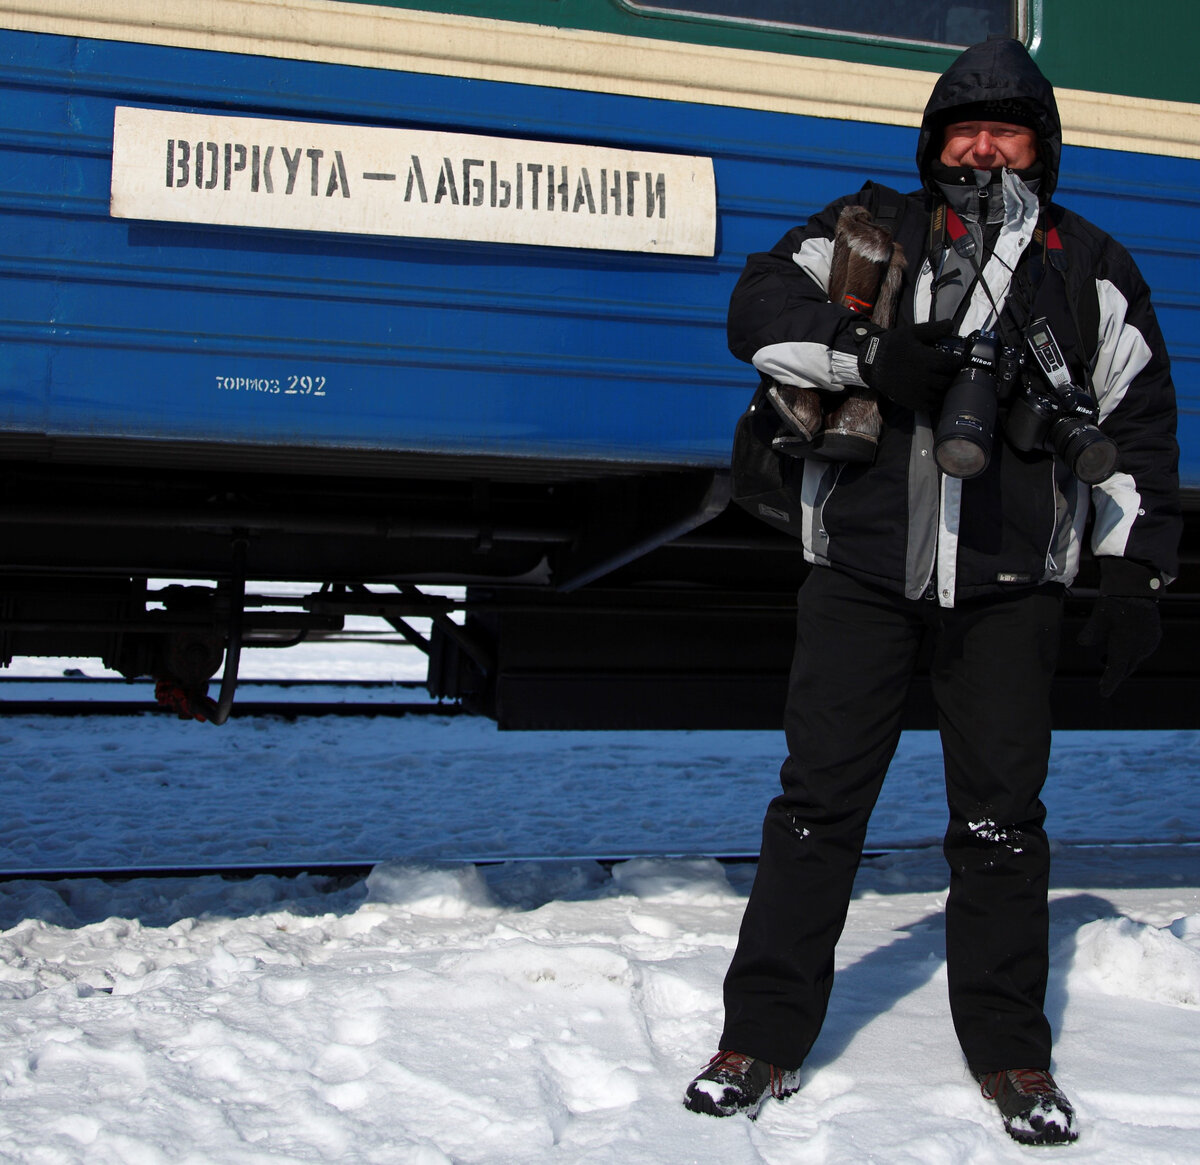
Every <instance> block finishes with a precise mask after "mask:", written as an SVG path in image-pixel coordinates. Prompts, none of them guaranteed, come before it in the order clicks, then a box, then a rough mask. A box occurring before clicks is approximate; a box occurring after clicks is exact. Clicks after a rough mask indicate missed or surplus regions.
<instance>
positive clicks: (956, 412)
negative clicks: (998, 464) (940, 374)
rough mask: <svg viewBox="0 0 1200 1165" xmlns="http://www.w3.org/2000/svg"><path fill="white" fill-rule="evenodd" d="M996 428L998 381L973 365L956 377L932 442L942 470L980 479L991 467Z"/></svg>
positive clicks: (988, 372) (943, 405)
mask: <svg viewBox="0 0 1200 1165" xmlns="http://www.w3.org/2000/svg"><path fill="white" fill-rule="evenodd" d="M995 428H996V378H995V376H994V375H993V374H992V373H991V372H990V371H989V370H988V369H985V368H981V367H979V366H977V365H970V366H968V367H966V368H964V369H963V370H962V371H961V372H960V373H959V374H958V376H956V377H955V378H954V383H953V384H951V385H950V389H949V391H948V392H947V393H946V398H945V400H944V401H943V402H942V415H941V418H940V419H939V421H938V426H937V432H936V433H935V434H934V439H933V452H934V457H935V458H936V460H937V463H938V466H939V467H940V469H941V471H942V472H943V473H945V474H947V475H948V476H949V477H961V478H967V477H978V476H979V474H981V473H982V472H983V471H984V470H985V469H987V467H988V461H989V460H990V459H991V454H992V435H993V433H994V431H995Z"/></svg>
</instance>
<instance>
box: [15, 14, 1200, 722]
mask: <svg viewBox="0 0 1200 1165" xmlns="http://www.w3.org/2000/svg"><path fill="white" fill-rule="evenodd" d="M433 7H436V9H437V11H432V10H430V9H431V8H433ZM809 7H812V8H814V10H815V9H816V6H813V5H805V4H800V5H790V6H789V5H783V6H780V5H779V4H774V3H772V0H672V2H671V3H670V4H658V3H650V2H649V0H628V2H627V0H591V2H586V3H585V2H584V0H556V3H554V4H549V3H546V2H545V0H492V2H490V3H485V2H482V0H461V2H457V3H456V2H453V0H446V2H444V3H441V4H437V5H436V6H431V5H418V4H401V3H395V4H391V3H386V4H385V3H337V2H334V0H290V2H289V3H287V4H279V3H273V2H272V3H268V2H266V0H213V3H210V4H206V5H204V6H201V8H202V11H201V10H197V11H195V12H193V11H192V10H191V8H192V6H183V5H180V6H173V7H171V8H168V9H167V10H166V11H165V12H164V11H163V10H162V6H160V5H156V4H153V3H151V2H150V0H114V3H112V4H109V5H107V6H106V7H105V10H104V11H103V13H99V12H98V11H97V12H92V11H91V10H89V11H88V13H85V14H80V12H79V11H78V6H77V5H74V4H71V3H68V2H67V0H36V2H31V0H25V2H23V3H19V4H18V3H7V2H5V0H0V85H2V86H3V91H4V99H3V104H2V105H0V135H2V140H3V146H4V150H5V154H6V161H7V165H6V166H5V167H4V174H3V177H2V178H0V216H2V218H0V221H2V224H3V226H2V230H3V236H4V240H5V245H4V248H3V258H2V259H0V336H2V337H3V345H2V348H0V353H2V354H0V451H2V454H3V465H4V473H5V477H6V484H7V487H8V488H7V489H6V490H5V502H4V509H3V519H2V523H3V531H2V533H3V545H4V553H3V559H2V568H3V569H2V572H0V595H2V596H3V604H2V608H0V610H2V613H0V657H3V658H4V659H8V658H11V657H12V656H13V655H15V654H89V655H96V656H99V657H101V658H103V659H104V660H105V661H106V662H107V663H109V665H110V666H113V667H116V668H117V669H118V670H120V671H122V672H123V673H125V674H127V675H130V676H138V675H149V676H155V677H157V678H158V679H159V680H160V681H164V682H165V683H166V685H167V687H168V688H173V689H175V690H176V691H182V692H184V693H185V694H187V695H188V696H189V697H197V699H198V695H197V694H198V693H200V692H202V691H203V690H204V688H205V686H206V684H207V681H208V678H209V677H210V676H211V675H212V674H214V673H215V671H216V670H217V668H218V667H219V666H220V664H221V661H222V659H223V658H225V657H226V656H228V660H229V665H227V666H226V668H225V674H226V677H227V680H226V684H225V686H224V688H223V690H222V698H221V705H222V708H221V709H220V710H218V711H217V712H216V718H217V719H221V718H223V716H224V714H226V713H227V710H228V701H229V699H230V698H231V697H232V678H233V677H234V676H235V675H236V654H237V650H238V647H239V645H240V644H243V643H247V642H263V641H266V640H270V641H274V642H283V641H286V640H288V639H298V638H301V637H304V636H310V637H311V636H319V635H320V634H322V633H325V632H328V631H329V630H331V629H335V628H336V627H337V626H339V625H340V620H341V619H342V618H344V617H345V616H346V615H347V614H353V613H356V612H364V611H368V612H371V613H378V614H383V615H385V616H386V617H388V618H390V619H392V620H393V622H394V623H395V624H396V625H397V626H398V627H400V628H402V629H405V630H406V631H411V628H410V627H409V624H408V622H407V621H408V620H409V619H411V618H413V617H417V616H430V617H432V618H433V619H434V634H433V635H432V637H431V638H430V640H429V641H428V642H426V643H425V644H424V646H425V647H426V648H427V649H428V650H429V652H430V658H431V663H430V688H431V691H434V692H436V693H438V694H443V695H449V696H455V697H459V698H462V699H464V700H465V701H467V702H468V703H469V704H471V705H472V706H473V707H477V708H479V709H480V710H482V711H484V712H486V713H488V714H490V715H493V716H495V717H496V718H497V719H498V720H499V721H500V723H501V724H503V725H506V726H511V727H531V726H550V725H618V724H621V725H626V724H642V725H647V726H651V725H655V726H662V725H705V726H708V725H715V724H758V723H775V722H777V720H778V714H779V713H778V709H779V705H780V702H781V698H782V683H783V678H784V676H785V675H786V669H787V659H788V655H789V652H790V634H789V625H790V608H791V606H792V602H793V599H792V595H793V593H794V588H795V585H796V583H797V582H798V581H799V579H800V578H801V577H802V575H803V572H804V566H803V563H802V561H801V560H800V555H799V553H798V550H797V547H796V546H795V545H793V544H792V543H791V542H790V541H789V540H787V539H786V538H781V537H780V536H778V535H776V534H774V533H773V532H772V531H771V530H769V529H768V528H766V527H760V526H758V525H756V524H755V523H753V522H751V521H750V519H748V518H747V517H746V516H745V515H743V514H741V513H740V512H738V511H736V510H733V509H730V508H729V506H728V504H727V502H728V478H727V468H728V460H729V447H730V439H731V434H732V430H733V426H734V423H735V421H736V418H737V416H738V415H739V414H740V412H741V411H742V409H743V408H744V407H745V404H746V401H747V397H748V395H749V392H750V390H751V388H752V387H753V383H752V382H753V378H752V377H751V376H750V375H749V370H748V369H746V368H744V367H742V366H739V365H738V364H737V362H736V361H734V360H733V359H732V358H731V357H730V356H729V355H728V352H727V350H726V347H725V339H724V314H725V307H726V304H727V301H728V295H729V291H730V289H731V288H732V285H733V282H734V281H735V279H736V277H737V275H738V273H739V271H740V270H741V267H742V264H743V262H744V259H745V256H746V254H747V253H748V252H750V251H753V250H761V249H763V248H764V247H767V246H769V245H770V244H771V243H772V242H773V241H774V240H775V239H776V238H778V237H779V236H780V235H782V234H783V232H784V231H785V230H786V229H787V228H788V227H789V226H790V225H792V224H793V223H794V222H796V221H800V220H801V219H802V218H803V217H805V216H806V215H807V214H808V213H810V212H811V211H813V210H815V209H817V208H819V207H820V206H822V205H824V204H825V203H826V202H828V201H829V200H830V199H832V198H833V197H836V196H837V195H839V194H841V193H844V192H845V191H847V190H849V189H854V188H856V187H857V186H859V185H861V183H862V182H863V181H864V180H865V179H866V178H868V177H874V178H877V179H880V180H883V181H886V182H890V183H891V184H893V185H896V186H900V187H902V188H907V187H909V186H911V185H912V184H913V176H914V171H913V163H912V154H913V150H914V146H915V133H914V129H913V127H914V126H915V125H916V124H917V122H918V121H919V115H920V109H921V107H922V106H923V104H924V101H925V99H926V97H927V95H928V92H929V88H930V86H931V84H932V80H933V77H934V75H935V74H936V73H937V72H938V71H940V69H941V68H943V67H944V65H945V63H947V62H948V61H949V60H950V59H951V58H952V56H953V55H954V53H955V52H956V51H957V48H956V46H957V45H961V44H963V43H967V42H969V41H971V40H975V39H980V38H981V37H982V36H983V35H986V34H988V33H990V32H1008V33H1015V34H1018V35H1021V36H1023V37H1024V38H1025V39H1026V40H1027V42H1028V43H1030V45H1031V48H1032V50H1033V51H1034V52H1035V55H1037V56H1038V58H1039V60H1040V61H1041V62H1042V64H1043V67H1044V69H1045V70H1046V72H1047V73H1048V75H1050V76H1051V78H1052V79H1053V80H1054V81H1055V82H1056V84H1057V85H1058V86H1059V88H1060V103H1061V106H1062V112H1063V116H1064V125H1065V131H1066V134H1065V136H1066V141H1067V146H1068V148H1067V150H1066V152H1065V155H1064V166H1063V173H1062V177H1061V181H1060V195H1061V199H1062V201H1063V202H1064V203H1065V204H1067V205H1069V206H1072V207H1074V208H1076V209H1078V210H1080V211H1081V212H1082V213H1084V214H1085V215H1087V216H1088V217H1089V218H1091V219H1092V220H1093V221H1095V222H1097V223H1098V224H1099V225H1101V226H1103V227H1105V228H1106V229H1108V230H1110V231H1111V232H1112V233H1113V234H1115V235H1116V236H1117V237H1119V238H1121V239H1122V241H1124V242H1125V243H1126V244H1127V245H1128V246H1129V247H1130V249H1131V250H1132V251H1133V252H1134V254H1135V257H1136V258H1137V260H1138V262H1139V264H1140V265H1141V267H1142V269H1143V271H1144V272H1145V274H1146V276H1147V279H1148V280H1149V282H1150V284H1151V286H1152V287H1153V288H1154V289H1155V294H1156V303H1157V306H1158V310H1159V314H1160V319H1161V322H1162V325H1163V329H1164V332H1165V333H1166V335H1167V339H1168V343H1169V345H1170V347H1171V350H1172V354H1173V358H1174V361H1175V369H1176V382H1177V387H1178V389H1179V394H1180V404H1181V443H1182V447H1183V472H1184V480H1185V484H1186V487H1187V490H1188V504H1189V506H1190V505H1191V504H1192V503H1193V499H1194V498H1196V497H1200V432H1198V431H1197V424H1198V423H1200V422H1198V421H1197V417H1196V408H1197V403H1198V401H1200V349H1198V345H1197V338H1196V337H1197V327H1196V323H1197V320H1198V319H1200V316H1198V314H1197V313H1198V309H1200V294H1198V292H1197V280H1196V278H1195V276H1196V273H1197V250H1198V244H1197V232H1196V230H1195V227H1194V223H1195V221H1196V210H1197V207H1196V203H1197V190H1198V189H1200V181H1198V179H1200V130H1198V129H1197V125H1198V124H1200V119H1198V118H1197V116H1196V114H1197V108H1196V104H1195V102H1196V96H1197V95H1196V92H1195V82H1194V80H1193V79H1192V70H1191V68H1190V62H1187V61H1185V60H1184V55H1183V53H1182V51H1181V49H1180V48H1179V47H1178V46H1179V44H1180V43H1181V42H1182V41H1183V40H1185V39H1186V37H1184V36H1183V35H1182V31H1183V30H1181V29H1180V27H1179V25H1180V18H1179V17H1178V15H1177V14H1176V18H1175V20H1174V24H1173V26H1172V28H1173V32H1172V34H1171V35H1172V37H1173V40H1172V43H1170V44H1166V43H1165V41H1164V39H1163V38H1164V34H1165V32H1166V29H1165V28H1164V27H1163V22H1161V21H1160V22H1144V21H1143V22H1138V23H1136V24H1135V23H1134V20H1133V14H1134V9H1133V6H1132V5H1129V4H1126V3H1123V2H1119V0H1106V2H1105V3H1103V4H1099V5H1097V4H1095V3H1091V4H1085V3H1083V2H1082V0H1070V2H1067V0H1058V2H1057V3H1053V4H1051V3H1050V2H1049V0H1044V2H1042V0H1017V2H1015V3H1014V2H1011V0H999V2H997V0H977V2H975V3H958V4H946V5H933V6H911V7H913V8H914V9H918V10H920V11H919V12H914V13H910V14H909V17H908V19H909V21H910V23H909V24H908V25H905V26H902V25H895V24H893V23H892V22H893V21H896V20H897V19H899V17H898V16H897V14H896V13H895V12H893V9H894V8H895V6H894V5H890V4H878V5H873V4H864V5H860V6H856V11H855V14H854V15H853V16H852V17H849V18H846V19H849V20H853V21H855V22H857V23H858V26H857V27H828V26H824V25H825V24H826V23H827V21H828V20H830V19H835V18H832V17H829V16H828V14H824V15H821V16H819V17H817V16H812V15H808V16H804V15H801V16H799V17H798V16H797V14H798V13H799V12H800V11H801V10H805V11H807V9H808V8H809ZM1151 7H1153V5H1151ZM1145 9H1146V6H1145V5H1141V6H1139V8H1138V12H1140V13H1141V14H1142V16H1143V17H1144V15H1145ZM926 10H928V11H926ZM1182 22H1183V24H1184V25H1187V26H1188V27H1189V28H1191V29H1192V31H1200V16H1192V15H1189V16H1186V17H1183V18H1182ZM1081 37H1082V38H1083V43H1084V48H1085V51H1083V52H1080V51H1078V50H1079V49H1080V44H1079V41H1080V38H1081ZM1156 37H1157V38H1159V39H1157V40H1156V39H1155V38H1156ZM1081 62H1082V63H1081ZM1191 537H1193V535H1192V534H1191V526H1190V525H1189V539H1190V538H1191ZM1185 550H1186V548H1185ZM1185 561H1186V568H1185V572H1184V576H1183V578H1182V579H1181V580H1180V583H1179V584H1178V585H1177V587H1176V588H1175V593H1174V595H1173V596H1172V598H1171V600H1170V606H1169V608H1168V611H1169V614H1170V615H1171V617H1173V618H1175V620H1176V622H1175V624H1174V625H1175V627H1176V628H1177V630H1178V632H1179V634H1178V635H1176V636H1173V637H1171V646H1170V647H1169V648H1168V649H1167V650H1166V651H1164V652H1163V653H1160V658H1159V660H1158V662H1157V665H1156V668H1154V669H1150V670H1148V672H1147V674H1146V676H1145V677H1143V679H1142V681H1141V686H1140V687H1139V692H1140V693H1141V697H1140V698H1139V699H1134V700H1127V701H1125V702H1124V707H1125V709H1126V712H1125V714H1126V715H1127V716H1128V717H1129V718H1130V720H1131V722H1136V723H1148V722H1150V721H1149V720H1148V719H1147V717H1149V716H1156V717H1158V721H1157V722H1164V720H1166V721H1169V722H1172V723H1178V722H1185V721H1187V722H1190V719H1189V718H1190V717H1193V716H1194V715H1195V714H1194V713H1193V712H1192V711H1191V710H1190V709H1189V708H1188V707H1187V701H1185V700H1182V699H1173V700H1167V699H1166V698H1165V696H1166V694H1167V693H1171V692H1174V691H1176V690H1177V689H1178V687H1179V685H1178V684H1177V683H1176V682H1175V679H1176V677H1178V676H1179V675H1181V674H1191V672H1192V670H1193V666H1194V665H1192V664H1191V662H1190V660H1191V659H1193V658H1195V652H1192V651H1191V650H1190V648H1191V644H1192V642H1193V640H1192V639H1190V638H1189V634H1190V633H1191V620H1190V611H1191V609H1192V605H1191V598H1190V596H1191V595H1192V594H1193V593H1194V591H1195V589H1196V588H1195V586H1194V583H1195V581H1196V580H1195V579H1193V578H1192V575H1191V571H1192V570H1193V569H1194V561H1193V559H1192V557H1191V556H1190V555H1187V554H1185ZM156 578H177V579H192V580H195V583H194V585H191V586H176V587H172V588H170V590H169V592H164V593H156V592H153V591H152V589H151V588H150V580H152V579H156ZM247 578H249V579H294V580H300V581H312V580H317V581H320V582H323V583H324V584H325V585H323V586H322V587H321V588H320V590H319V591H315V592H314V594H313V595H312V596H310V597H309V599H308V600H307V601H306V602H305V603H303V604H302V605H301V606H300V608H298V609H297V610H296V611H295V612H292V613H280V612H274V613H270V614H268V613H265V612H261V611H258V610H257V606H256V599H255V596H254V594H253V593H250V594H247V593H246V579H247ZM208 580H216V583H215V585H214V584H213V583H212V582H211V581H208ZM1084 581H1085V583H1086V578H1085V580H1084ZM425 584H443V585H444V584H457V585H461V586H465V587H466V588H467V589H466V598H465V600H464V601H463V605H465V607H466V615H467V618H466V621H465V625H460V624H459V623H457V622H455V621H453V620H451V619H450V618H449V617H448V614H449V611H450V605H449V604H448V603H447V602H446V601H445V600H440V599H436V598H434V597H432V596H430V595H427V594H425V593H424V592H423V591H422V590H421V587H422V586H423V585H425ZM251 590H253V588H251ZM230 665H232V666H230ZM1089 666H1090V664H1089V662H1088V661H1087V660H1084V659H1080V660H1077V661H1076V660H1073V659H1072V658H1071V657H1070V656H1069V655H1068V658H1067V660H1065V661H1064V675H1063V679H1062V682H1061V685H1060V686H1061V691H1062V711H1063V716H1062V717H1061V718H1060V720H1061V722H1063V723H1084V722H1088V720H1089V717H1092V716H1094V715H1095V714H1096V713H1095V711H1094V701H1092V700H1091V699H1090V697H1088V696H1087V695H1085V694H1084V693H1085V679H1086V675H1085V673H1086V672H1087V670H1088V668H1089ZM197 706H199V704H197ZM927 715H928V712H927V709H922V708H921V707H920V705H919V701H918V703H917V704H916V705H914V713H913V716H914V722H921V721H922V720H923V719H924V718H926V717H927ZM1105 715H1109V716H1110V715H1111V713H1110V712H1106V713H1105ZM1105 722H1106V723H1111V722H1112V721H1111V719H1108V720H1106V721H1105Z"/></svg>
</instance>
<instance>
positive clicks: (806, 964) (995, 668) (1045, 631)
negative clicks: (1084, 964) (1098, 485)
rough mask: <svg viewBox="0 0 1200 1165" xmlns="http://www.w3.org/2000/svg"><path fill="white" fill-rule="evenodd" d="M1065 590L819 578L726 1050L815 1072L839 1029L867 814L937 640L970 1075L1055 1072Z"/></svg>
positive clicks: (737, 965) (957, 957)
mask: <svg viewBox="0 0 1200 1165" xmlns="http://www.w3.org/2000/svg"><path fill="white" fill-rule="evenodd" d="M1061 612H1062V593H1061V588H1059V587H1045V588H1039V589H1037V590H1033V591H1025V592H1022V593H1021V594H1019V595H1014V596H1012V597H1009V596H1000V597H999V598H996V599H991V600H987V601H979V602H974V603H969V604H964V605H962V606H959V607H955V608H951V609H946V608H941V607H939V606H938V605H937V604H936V603H935V602H932V601H929V600H925V599H921V600H916V601H913V600H908V599H905V598H903V597H902V596H899V595H893V594H889V593H886V592H884V591H881V590H876V589H874V588H872V587H868V586H865V585H863V584H862V583H859V582H858V581H856V580H854V579H852V578H849V577H848V576H846V575H843V574H840V573H838V572H836V571H833V570H830V569H828V568H821V567H818V568H815V569H814V570H813V571H812V573H811V574H810V575H809V577H808V579H806V580H805V583H804V585H803V587H802V588H801V590H800V602H799V614H798V619H797V638H796V653H795V659H794V662H793V665H792V673H791V679H790V683H789V690H788V701H787V711H786V718H785V719H786V724H785V726H786V731H787V744H788V752H789V756H788V759H787V760H786V761H785V762H784V765H783V768H782V771H781V773H780V780H781V783H782V785H783V793H782V795H781V796H779V797H776V798H775V799H774V800H773V801H772V802H771V803H770V805H769V806H768V808H767V813H766V819H765V821H764V823H763V840H762V851H761V856H760V858H759V863H758V870H757V873H756V876H755V881H754V886H753V889H752V891H751V894H750V900H749V902H748V904H747V907H746V913H745V916H744V918H743V920H742V927H741V932H740V935H739V939H738V946H737V951H736V952H735V954H734V957H733V960H732V963H731V965H730V968H729V972H728V975H727V976H726V980H725V1030H724V1032H723V1034H722V1036H721V1043H720V1046H721V1048H723V1049H730V1050H734V1051H739V1052H743V1053H745V1054H747V1055H751V1056H755V1057H757V1058H760V1059H765V1060H767V1061H769V1062H770V1063H772V1064H775V1065H777V1066H778V1067H782V1068H797V1067H799V1066H800V1064H801V1062H802V1061H803V1060H804V1057H805V1056H806V1055H807V1054H808V1051H809V1049H810V1048H811V1047H812V1044H813V1042H814V1041H815V1040H816V1038H817V1034H818V1032H819V1031H820V1029H821V1024H822V1022H823V1020H824V1018H825V1010H826V1005H827V1003H828V1000H829V993H830V989H831V988H832V986H833V966H834V947H835V946H836V944H837V941H838V938H839V937H840V935H841V932H842V928H843V925H844V923H845V919H846V912H847V909H848V907H849V902H850V895H851V891H852V888H853V882H854V875H855V872H856V870H857V868H858V864H859V861H860V859H861V856H862V846H863V841H864V838H865V836H866V830H867V819H868V817H869V816H870V814H871V810H872V809H873V808H874V805H875V801H876V798H877V797H878V795H879V790H880V787H881V785H882V783H883V778H884V774H885V773H886V771H887V768H888V765H889V763H890V761H891V759H892V755H893V754H894V752H895V750H896V746H897V743H898V742H899V738H900V722H901V717H902V713H903V710H904V705H905V699H906V695H907V691H908V686H909V680H910V678H911V676H912V673H913V670H914V666H915V663H916V660H917V654H918V651H919V649H920V647H921V644H922V641H923V640H924V639H925V637H926V636H932V643H931V646H932V662H931V672H930V676H931V681H932V688H933V695H934V699H935V702H936V705H937V712H938V727H939V731H940V734H941V741H942V752H943V758H944V762H945V771H946V796H947V802H948V804H949V810H950V816H949V826H948V828H947V831H946V835H945V845H944V852H945V855H946V860H947V862H948V863H949V866H950V892H949V896H948V899H947V903H946V959H947V970H948V974H949V991H950V1009H951V1014H952V1016H953V1020H954V1026H955V1030H956V1032H957V1034H958V1039H959V1042H960V1044H961V1045H962V1049H963V1052H964V1054H965V1056H966V1059H967V1064H968V1065H969V1067H970V1068H971V1069H972V1070H973V1071H976V1072H985V1071H992V1070H996V1069H1001V1068H1048V1067H1049V1066H1050V1028H1049V1024H1048V1022H1047V1020H1046V1017H1045V1014H1044V1011H1043V1005H1044V1000H1045V993H1046V980H1047V973H1048V963H1049V957H1048V945H1049V934H1048V911H1047V889H1048V882H1049V864H1050V862H1049V847H1048V844H1047V839H1046V834H1045V832H1044V830H1043V829H1042V823H1043V821H1044V820H1045V808H1044V806H1043V805H1042V803H1041V801H1040V800H1039V794H1040V793H1041V790H1042V785H1043V784H1044V782H1045V779H1046V770H1047V763H1048V758H1049V752H1050V708H1049V702H1050V701H1049V694H1050V682H1051V678H1052V676H1053V672H1054V668H1055V665H1056V662H1057V655H1058V642H1059V635H1060V628H1061Z"/></svg>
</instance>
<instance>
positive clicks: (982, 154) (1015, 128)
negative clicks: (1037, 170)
mask: <svg viewBox="0 0 1200 1165" xmlns="http://www.w3.org/2000/svg"><path fill="white" fill-rule="evenodd" d="M941 161H942V164H943V165H945V166H969V167H970V168H971V169H972V170H999V169H1009V170H1028V169H1029V167H1030V166H1032V165H1033V164H1034V162H1036V161H1037V134H1035V133H1034V132H1033V130H1031V129H1028V128H1026V127H1025V126H1023V125H1012V124H1010V123H1009V122H1007V121H953V122H951V123H950V124H949V125H948V126H946V130H945V136H944V137H943V138H942V157H941Z"/></svg>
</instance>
